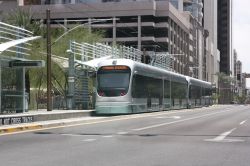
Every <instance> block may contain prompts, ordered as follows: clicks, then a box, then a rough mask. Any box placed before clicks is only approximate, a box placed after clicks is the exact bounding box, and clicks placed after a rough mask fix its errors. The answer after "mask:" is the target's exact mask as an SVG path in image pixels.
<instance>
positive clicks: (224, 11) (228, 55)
mask: <svg viewBox="0 0 250 166" xmlns="http://www.w3.org/2000/svg"><path fill="white" fill-rule="evenodd" d="M218 49H219V50H220V72H223V73H225V74H227V75H232V74H233V73H234V71H233V70H234V67H233V54H232V0H218Z"/></svg>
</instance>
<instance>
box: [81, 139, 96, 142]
mask: <svg viewBox="0 0 250 166" xmlns="http://www.w3.org/2000/svg"><path fill="white" fill-rule="evenodd" d="M95 140H96V139H85V140H82V141H84V142H93V141H95Z"/></svg>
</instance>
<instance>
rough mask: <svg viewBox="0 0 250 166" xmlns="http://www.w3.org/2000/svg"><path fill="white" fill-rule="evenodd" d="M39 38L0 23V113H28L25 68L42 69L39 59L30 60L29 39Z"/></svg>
mask: <svg viewBox="0 0 250 166" xmlns="http://www.w3.org/2000/svg"><path fill="white" fill-rule="evenodd" d="M37 38H39V37H38V36H37V37H35V36H33V34H32V32H30V31H28V30H25V29H23V28H20V27H16V26H12V25H9V24H6V23H3V22H0V108H1V110H0V114H9V113H21V112H25V111H27V110H28V100H29V94H28V93H27V92H28V91H27V88H26V86H27V82H25V81H27V78H25V73H26V71H27V69H28V68H34V67H35V68H36V67H43V66H44V65H45V62H44V61H42V60H31V59H30V54H29V52H30V51H31V43H30V41H31V40H35V39H37Z"/></svg>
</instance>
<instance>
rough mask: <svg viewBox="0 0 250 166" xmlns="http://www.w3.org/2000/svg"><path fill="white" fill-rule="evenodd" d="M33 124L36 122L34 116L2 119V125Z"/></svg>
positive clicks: (0, 120) (0, 122) (0, 123)
mask: <svg viewBox="0 0 250 166" xmlns="http://www.w3.org/2000/svg"><path fill="white" fill-rule="evenodd" d="M31 122H34V117H33V116H21V117H4V118H0V125H12V124H20V123H31Z"/></svg>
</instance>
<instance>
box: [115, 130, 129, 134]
mask: <svg viewBox="0 0 250 166" xmlns="http://www.w3.org/2000/svg"><path fill="white" fill-rule="evenodd" d="M116 134H118V135H125V134H128V132H126V131H125V132H124V131H121V132H118V133H116Z"/></svg>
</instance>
